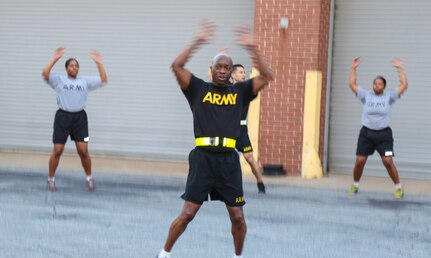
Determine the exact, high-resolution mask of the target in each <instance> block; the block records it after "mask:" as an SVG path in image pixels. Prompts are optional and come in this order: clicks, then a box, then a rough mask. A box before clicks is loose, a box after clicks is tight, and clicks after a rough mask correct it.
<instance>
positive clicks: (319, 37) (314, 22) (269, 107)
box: [254, 0, 330, 175]
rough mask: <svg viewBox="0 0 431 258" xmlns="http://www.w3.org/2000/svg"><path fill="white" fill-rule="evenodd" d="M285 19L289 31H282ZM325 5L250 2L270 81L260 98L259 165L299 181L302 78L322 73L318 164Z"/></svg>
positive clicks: (323, 0)
mask: <svg viewBox="0 0 431 258" xmlns="http://www.w3.org/2000/svg"><path fill="white" fill-rule="evenodd" d="M282 17H287V18H288V19H289V27H288V28H287V29H281V28H280V26H279V23H280V19H281V18H282ZM329 17H330V0H255V18H254V33H255V38H256V40H257V42H258V44H259V48H260V50H261V51H262V53H263V55H264V56H265V57H266V58H267V59H268V62H269V63H270V65H271V67H272V69H273V72H274V75H275V80H274V81H273V82H271V83H270V85H269V86H268V87H267V88H266V89H265V90H264V91H263V92H262V96H261V107H260V108H261V112H260V128H259V150H260V151H259V160H260V162H261V163H262V164H283V166H284V169H285V170H286V172H287V173H288V174H289V175H300V172H301V154H302V126H303V111H304V107H303V105H304V101H303V100H304V86H305V72H306V71H307V70H320V71H322V73H323V78H322V81H323V85H322V87H323V92H322V111H321V117H322V118H321V131H320V135H321V144H320V146H321V147H320V156H321V159H322V160H323V138H324V127H325V125H324V122H325V120H324V118H325V106H326V102H325V100H326V78H327V73H326V70H327V62H328V38H329Z"/></svg>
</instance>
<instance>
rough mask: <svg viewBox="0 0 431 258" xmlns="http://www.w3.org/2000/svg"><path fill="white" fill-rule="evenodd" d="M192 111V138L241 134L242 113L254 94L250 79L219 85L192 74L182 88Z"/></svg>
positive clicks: (231, 136) (228, 136) (234, 136)
mask: <svg viewBox="0 0 431 258" xmlns="http://www.w3.org/2000/svg"><path fill="white" fill-rule="evenodd" d="M183 93H184V95H185V96H186V98H187V101H188V102H189V105H190V109H191V110H192V113H193V126H194V134H195V137H196V138H198V137H227V138H232V139H237V138H238V137H239V136H240V120H241V113H242V110H243V109H244V107H245V106H248V105H247V104H248V103H250V101H252V100H253V99H254V98H255V97H256V95H254V94H253V91H252V80H251V79H250V80H246V81H242V82H238V83H236V84H235V86H233V85H232V84H229V85H228V86H225V87H218V86H215V85H213V84H212V83H209V82H205V81H203V80H202V79H199V78H197V77H195V76H194V75H192V78H191V80H190V85H189V88H188V89H187V90H185V91H183Z"/></svg>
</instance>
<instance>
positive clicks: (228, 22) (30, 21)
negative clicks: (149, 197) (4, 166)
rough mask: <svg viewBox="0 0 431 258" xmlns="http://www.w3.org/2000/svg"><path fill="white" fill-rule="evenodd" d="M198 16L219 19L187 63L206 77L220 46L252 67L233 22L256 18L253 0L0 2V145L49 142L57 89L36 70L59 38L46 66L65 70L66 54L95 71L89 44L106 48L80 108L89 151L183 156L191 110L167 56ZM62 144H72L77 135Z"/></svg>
mask: <svg viewBox="0 0 431 258" xmlns="http://www.w3.org/2000/svg"><path fill="white" fill-rule="evenodd" d="M222 6H224V7H226V8H222V9H223V12H221V11H220V10H221V9H220V7H222ZM201 17H208V18H209V19H211V20H213V21H215V22H216V23H217V25H218V29H217V36H216V39H215V40H214V42H212V43H211V44H208V45H205V46H203V47H202V49H200V50H199V51H198V52H197V53H196V54H195V56H194V57H193V58H192V59H191V60H190V62H189V63H188V64H187V68H188V69H190V70H191V71H193V72H194V73H195V74H196V75H197V76H199V77H201V78H206V73H207V69H208V67H209V66H210V65H211V59H212V57H213V56H214V55H215V54H216V53H217V51H218V50H219V49H221V48H224V47H228V48H229V51H230V53H231V55H232V56H233V58H234V62H238V63H242V64H245V65H246V67H250V64H251V61H250V58H249V56H248V55H247V53H246V52H245V51H244V50H243V49H241V48H240V47H239V46H237V45H236V44H235V43H234V40H233V36H234V32H233V29H234V28H235V26H237V25H238V24H244V23H245V24H250V25H252V24H253V18H254V1H247V0H241V1H233V2H232V1H227V0H223V1H209V0H204V1H198V0H188V1H172V0H171V1H167V0H158V1H155V0H154V1H137V0H134V1H133V0H125V1H112V0H103V1H102V0H94V1H82V0H78V1H73V2H71V1H48V0H41V1H37V2H35V1H31V0H4V1H1V2H0V56H1V57H2V62H0V82H1V85H0V110H2V112H0V149H1V150H18V151H21V150H22V151H33V150H39V151H49V150H50V149H51V146H52V143H51V137H52V123H53V118H54V113H55V110H56V109H57V107H56V98H55V94H54V92H53V90H51V89H50V87H49V86H48V85H46V84H45V82H43V80H42V79H41V71H42V69H43V67H44V66H45V65H46V64H47V63H48V61H49V60H50V58H51V57H52V54H53V51H54V49H55V48H56V47H58V46H64V47H65V48H66V53H65V56H64V57H63V58H62V59H61V60H60V61H59V62H58V63H57V64H56V66H55V67H54V69H53V72H60V73H64V72H65V71H64V61H65V60H66V59H67V58H68V57H72V56H73V57H76V58H77V59H78V61H79V62H80V68H81V70H80V75H97V74H98V72H97V68H96V66H95V64H94V63H93V61H92V60H91V59H90V56H89V53H90V51H91V49H97V50H99V51H100V52H101V54H102V55H103V57H104V65H105V67H106V70H107V73H108V80H109V83H108V85H107V86H106V88H102V89H99V90H97V91H94V92H91V93H90V94H89V98H88V106H87V109H86V110H87V113H88V117H89V127H90V136H91V144H90V150H91V152H92V153H93V154H100V155H117V156H128V155H131V156H136V157H142V158H151V159H176V160H185V159H186V158H187V155H188V152H189V150H190V149H191V148H193V144H194V141H193V126H192V117H191V112H190V109H189V106H188V104H187V102H186V100H185V98H184V96H183V95H182V93H181V91H180V90H179V87H178V85H177V82H176V80H175V78H174V76H173V74H172V72H171V70H170V64H171V62H172V61H173V60H174V58H175V57H176V56H177V55H178V54H179V53H180V51H181V50H182V49H183V48H185V47H186V46H187V44H188V43H189V42H190V41H191V40H192V39H193V36H194V33H195V31H196V28H197V24H198V22H199V20H200V19H201ZM67 151H69V152H75V150H74V144H71V143H69V144H67Z"/></svg>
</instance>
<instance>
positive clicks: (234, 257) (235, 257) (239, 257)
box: [233, 254, 242, 258]
mask: <svg viewBox="0 0 431 258" xmlns="http://www.w3.org/2000/svg"><path fill="white" fill-rule="evenodd" d="M233 258H242V255H236V254H233Z"/></svg>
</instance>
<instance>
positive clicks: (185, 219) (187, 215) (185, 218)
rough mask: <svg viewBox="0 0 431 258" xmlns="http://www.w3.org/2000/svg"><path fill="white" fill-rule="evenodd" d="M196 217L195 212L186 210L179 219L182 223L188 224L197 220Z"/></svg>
mask: <svg viewBox="0 0 431 258" xmlns="http://www.w3.org/2000/svg"><path fill="white" fill-rule="evenodd" d="M195 216H196V212H193V211H191V210H184V211H182V212H181V214H180V216H179V219H180V220H181V221H182V223H184V224H188V223H190V222H191V221H192V220H193V219H194V218H195Z"/></svg>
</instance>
